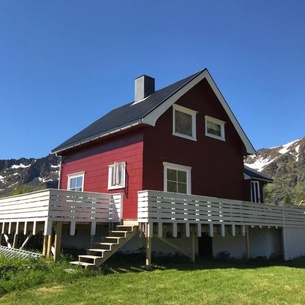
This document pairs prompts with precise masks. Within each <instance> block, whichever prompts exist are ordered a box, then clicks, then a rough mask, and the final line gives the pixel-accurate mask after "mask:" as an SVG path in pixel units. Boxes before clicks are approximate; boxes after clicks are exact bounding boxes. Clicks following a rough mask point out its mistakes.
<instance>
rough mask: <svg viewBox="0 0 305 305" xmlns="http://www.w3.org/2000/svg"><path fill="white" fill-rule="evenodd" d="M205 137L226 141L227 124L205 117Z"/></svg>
mask: <svg viewBox="0 0 305 305" xmlns="http://www.w3.org/2000/svg"><path fill="white" fill-rule="evenodd" d="M205 135H206V136H208V137H211V138H215V139H219V140H223V141H224V140H225V122H224V121H221V120H218V119H215V118H212V117H210V116H207V115H206V116H205Z"/></svg>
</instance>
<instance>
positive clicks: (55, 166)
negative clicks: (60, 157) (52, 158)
mask: <svg viewBox="0 0 305 305" xmlns="http://www.w3.org/2000/svg"><path fill="white" fill-rule="evenodd" d="M51 168H59V165H51Z"/></svg>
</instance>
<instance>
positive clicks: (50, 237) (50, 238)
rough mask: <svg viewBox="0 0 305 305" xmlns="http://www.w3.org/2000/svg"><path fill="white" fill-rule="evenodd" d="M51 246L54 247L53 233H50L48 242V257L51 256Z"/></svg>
mask: <svg viewBox="0 0 305 305" xmlns="http://www.w3.org/2000/svg"><path fill="white" fill-rule="evenodd" d="M51 247H52V234H50V235H48V244H47V253H46V257H50V255H51Z"/></svg>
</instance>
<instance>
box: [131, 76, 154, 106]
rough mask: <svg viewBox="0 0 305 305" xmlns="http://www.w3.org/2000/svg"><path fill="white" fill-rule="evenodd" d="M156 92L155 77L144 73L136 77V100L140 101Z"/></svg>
mask: <svg viewBox="0 0 305 305" xmlns="http://www.w3.org/2000/svg"><path fill="white" fill-rule="evenodd" d="M154 92H155V79H154V78H152V77H150V76H147V75H142V76H140V77H138V78H136V79H135V102H139V101H141V100H143V99H144V98H146V97H147V96H149V95H151V94H153V93H154Z"/></svg>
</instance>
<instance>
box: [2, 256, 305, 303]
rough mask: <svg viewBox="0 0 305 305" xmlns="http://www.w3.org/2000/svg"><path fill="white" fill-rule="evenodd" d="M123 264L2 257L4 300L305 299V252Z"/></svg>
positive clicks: (89, 301)
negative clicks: (290, 256)
mask: <svg viewBox="0 0 305 305" xmlns="http://www.w3.org/2000/svg"><path fill="white" fill-rule="evenodd" d="M9 265H10V268H7V269H3V266H9ZM1 266H2V269H1ZM116 266H119V264H117V263H116ZM120 266H124V268H123V267H121V268H120V267H113V268H110V267H108V268H105V267H104V268H103V269H100V270H99V271H94V272H88V271H85V270H82V269H71V267H70V266H69V265H67V263H65V262H60V263H56V264H55V263H52V262H46V261H36V262H35V261H32V262H25V261H16V262H15V261H14V264H12V263H10V262H8V261H5V260H4V259H3V258H2V259H1V258H0V270H2V271H0V275H1V277H0V303H1V304H3V305H4V304H22V305H26V304H57V305H60V304H65V305H67V304H289V305H290V304H305V268H304V267H305V258H300V259H297V260H294V261H291V262H288V263H285V262H266V261H262V262H255V263H254V262H242V261H240V262H215V261H202V262H199V263H197V264H195V265H194V264H190V263H186V262H183V263H177V264H170V263H169V262H165V263H164V264H162V263H159V264H158V265H155V266H154V267H153V268H152V270H151V271H147V270H145V269H143V268H142V267H141V266H140V265H137V264H133V266H131V265H126V264H125V263H124V262H122V264H121V265H120ZM67 268H68V269H67ZM71 270H73V271H72V272H71ZM1 291H2V294H1ZM1 295H2V297H1Z"/></svg>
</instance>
